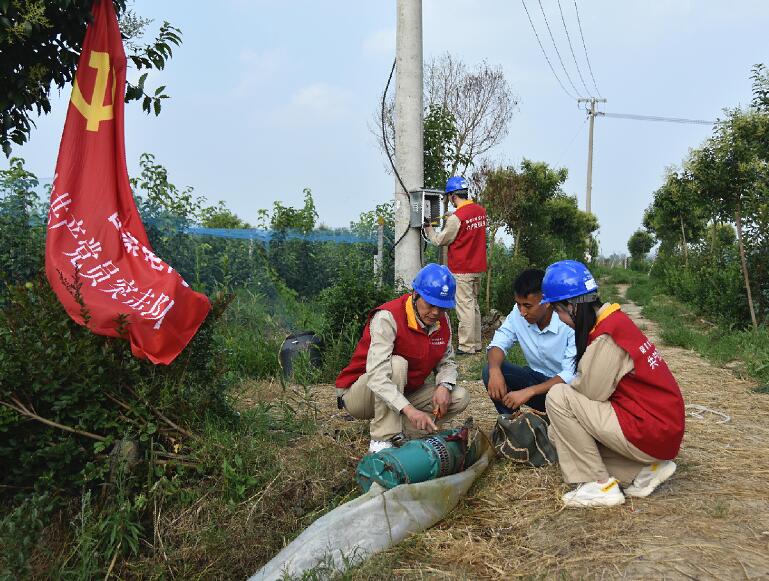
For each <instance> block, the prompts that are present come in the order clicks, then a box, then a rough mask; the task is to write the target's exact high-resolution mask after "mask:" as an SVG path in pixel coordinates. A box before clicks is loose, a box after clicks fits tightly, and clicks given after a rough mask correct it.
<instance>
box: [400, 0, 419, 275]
mask: <svg viewBox="0 0 769 581" xmlns="http://www.w3.org/2000/svg"><path fill="white" fill-rule="evenodd" d="M397 5H398V8H397V10H398V17H397V29H396V41H395V58H396V76H395V167H396V168H397V171H398V174H399V175H400V177H401V179H402V180H403V185H401V183H400V181H399V180H398V178H397V176H396V178H395V240H396V241H398V244H397V246H396V247H395V283H396V284H398V283H404V284H406V285H410V284H411V281H412V280H413V279H414V276H416V274H417V272H418V271H419V269H420V268H422V261H421V258H420V252H419V249H420V245H421V244H422V240H421V238H420V236H419V228H412V227H411V226H410V222H411V208H410V202H409V194H408V191H404V187H403V186H405V187H406V188H407V189H408V190H416V189H419V188H421V187H422V186H423V184H424V160H423V146H424V143H423V136H422V71H423V69H422V0H397Z"/></svg>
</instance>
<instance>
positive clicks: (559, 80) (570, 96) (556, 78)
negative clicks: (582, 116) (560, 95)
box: [521, 0, 576, 99]
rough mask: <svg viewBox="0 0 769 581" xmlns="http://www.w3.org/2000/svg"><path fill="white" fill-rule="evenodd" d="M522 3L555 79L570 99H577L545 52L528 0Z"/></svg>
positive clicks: (522, 0)
mask: <svg viewBox="0 0 769 581" xmlns="http://www.w3.org/2000/svg"><path fill="white" fill-rule="evenodd" d="M521 4H523V9H524V10H525V11H526V17H527V18H528V19H529V24H531V30H532V31H533V32H534V36H535V37H536V39H537V44H539V49H540V50H541V51H542V55H543V56H544V57H545V60H546V61H547V66H549V67H550V72H551V73H553V76H554V77H555V80H556V81H558V84H559V85H560V86H561V89H563V92H564V93H566V94H567V95H568V96H569V99H576V97H575V96H574V95H572V94H571V93H570V92H569V91H568V90H567V89H566V87H564V86H563V83H562V82H561V79H560V77H559V76H558V75H557V74H556V72H555V69H554V68H553V63H551V62H550V57H548V56H547V53H546V52H545V47H544V46H542V41H541V40H540V39H539V34H537V29H536V27H535V26H534V21H533V20H532V19H531V14H529V9H528V8H527V7H526V0H521Z"/></svg>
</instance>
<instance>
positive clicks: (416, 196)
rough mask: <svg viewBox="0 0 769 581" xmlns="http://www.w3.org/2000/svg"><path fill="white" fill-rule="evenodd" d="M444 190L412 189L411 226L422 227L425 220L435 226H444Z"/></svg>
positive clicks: (410, 196)
mask: <svg viewBox="0 0 769 581" xmlns="http://www.w3.org/2000/svg"><path fill="white" fill-rule="evenodd" d="M444 195H445V194H444V193H443V190H430V189H424V188H423V189H420V190H411V191H410V192H409V199H410V201H411V224H410V225H411V227H412V228H421V227H422V226H423V225H424V223H425V222H429V223H430V224H432V225H433V226H439V227H440V226H443V208H442V202H443V196H444Z"/></svg>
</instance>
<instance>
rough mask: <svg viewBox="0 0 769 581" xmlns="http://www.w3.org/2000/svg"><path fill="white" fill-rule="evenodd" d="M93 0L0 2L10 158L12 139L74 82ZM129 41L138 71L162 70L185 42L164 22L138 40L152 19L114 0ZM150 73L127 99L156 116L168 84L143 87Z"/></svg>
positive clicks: (21, 138) (1, 116)
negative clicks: (146, 39)
mask: <svg viewBox="0 0 769 581" xmlns="http://www.w3.org/2000/svg"><path fill="white" fill-rule="evenodd" d="M92 3H93V0H0V87H2V88H3V90H2V92H0V110H2V113H0V146H2V148H3V152H4V153H5V155H6V156H10V154H11V149H12V143H15V144H17V145H22V144H23V143H25V142H26V141H27V140H28V139H29V136H30V133H31V131H32V127H33V126H34V124H35V122H34V120H33V119H32V114H33V112H35V113H37V115H41V114H43V113H50V111H51V102H50V99H49V95H50V91H51V88H52V87H53V86H55V87H57V88H59V89H63V88H64V87H65V86H66V85H68V84H70V83H71V82H72V79H73V78H74V75H75V69H76V67H77V61H78V58H79V56H80V47H81V46H82V42H83V39H84V37H85V30H86V27H87V25H88V23H89V22H90V20H91V5H92ZM114 3H115V9H116V11H117V14H118V19H119V22H120V24H121V31H122V33H123V36H124V39H125V40H126V41H127V42H126V49H127V51H126V52H127V57H128V59H129V62H130V63H132V64H133V66H135V67H136V68H137V69H153V68H154V69H162V68H164V67H165V65H166V62H167V61H168V59H170V58H171V56H172V48H171V47H172V45H175V46H179V45H180V44H181V31H180V30H179V29H177V28H174V27H173V26H171V25H170V24H169V23H168V22H164V23H163V24H162V26H161V27H160V30H159V32H158V35H157V37H156V38H155V40H154V41H153V42H152V43H150V44H147V45H145V46H139V44H138V41H139V40H140V38H141V37H142V35H143V34H144V31H145V29H146V27H147V25H148V24H149V23H150V22H151V21H150V20H147V19H143V18H141V17H138V16H137V15H136V14H134V13H133V12H132V11H131V10H127V9H126V0H114ZM146 78H147V75H146V74H144V75H142V76H141V77H140V79H139V81H138V82H137V84H135V85H132V84H130V83H128V85H127V88H126V94H125V101H126V102H130V101H137V100H141V101H142V108H143V109H144V110H145V111H146V112H147V113H150V112H151V111H152V112H154V113H155V115H158V114H159V113H160V110H161V101H162V100H163V99H166V98H168V96H167V95H166V94H165V92H164V91H165V87H164V86H161V87H158V88H157V89H155V90H154V91H150V92H147V91H146V90H145V86H144V83H145V80H146Z"/></svg>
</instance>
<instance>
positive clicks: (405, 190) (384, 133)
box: [382, 58, 409, 248]
mask: <svg viewBox="0 0 769 581" xmlns="http://www.w3.org/2000/svg"><path fill="white" fill-rule="evenodd" d="M397 62H398V59H397V58H395V59H393V66H392V68H391V69H390V76H389V77H387V84H386V85H385V88H384V91H383V92H382V144H383V145H384V150H385V153H386V154H387V159H388V160H389V161H390V167H392V168H393V172H394V173H395V177H396V178H398V182H399V183H400V185H401V187H402V188H403V193H404V195H405V196H406V198H408V197H409V194H408V191H409V190H408V188H407V187H406V184H404V183H403V180H402V179H401V174H399V173H398V169H397V168H396V167H395V162H394V161H393V157H392V155H391V154H390V147H389V145H388V143H387V130H386V125H385V102H386V101H387V91H388V89H389V88H390V82H391V81H392V80H393V73H394V72H395V63H397ZM408 232H409V228H408V227H407V228H406V229H405V230H404V231H403V234H401V236H400V238H398V239H397V240H396V241H395V243H394V244H393V248H395V247H396V246H398V244H399V243H400V241H401V240H403V239H404V238H405V237H406V234H408Z"/></svg>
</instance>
